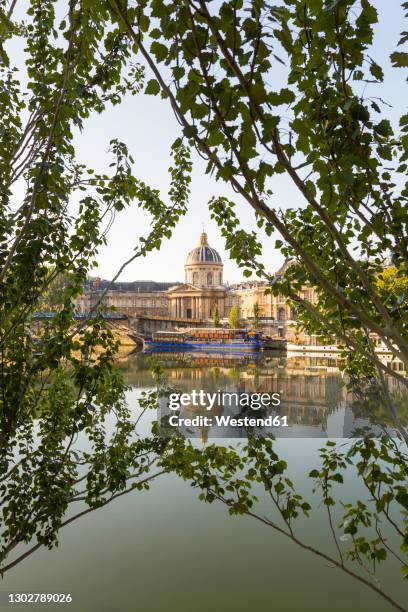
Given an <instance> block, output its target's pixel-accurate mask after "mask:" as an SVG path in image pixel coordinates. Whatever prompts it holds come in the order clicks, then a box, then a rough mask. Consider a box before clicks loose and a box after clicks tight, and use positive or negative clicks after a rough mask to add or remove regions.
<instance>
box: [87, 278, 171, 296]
mask: <svg viewBox="0 0 408 612" xmlns="http://www.w3.org/2000/svg"><path fill="white" fill-rule="evenodd" d="M110 284H111V282H110V281H109V280H105V279H102V278H92V277H90V278H87V280H86V282H85V291H104V290H105V289H106V288H107V287H109V285H110ZM181 284H182V283H180V282H157V281H152V280H137V281H132V282H124V281H116V282H114V283H112V286H111V287H109V290H110V291H129V292H130V291H132V292H136V293H139V292H140V293H143V292H151V291H167V289H169V288H170V287H174V286H175V285H181Z"/></svg>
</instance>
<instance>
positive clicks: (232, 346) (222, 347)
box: [144, 340, 262, 352]
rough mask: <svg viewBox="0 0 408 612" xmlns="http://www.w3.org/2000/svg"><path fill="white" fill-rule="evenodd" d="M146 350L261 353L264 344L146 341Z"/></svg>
mask: <svg viewBox="0 0 408 612" xmlns="http://www.w3.org/2000/svg"><path fill="white" fill-rule="evenodd" d="M144 347H145V348H155V349H177V350H179V351H191V350H196V351H209V350H210V351H250V352H252V351H259V350H261V348H262V342H260V341H258V340H256V341H253V340H250V341H248V342H244V341H242V342H220V343H218V342H170V341H169V342H160V341H158V340H156V341H154V340H145V341H144Z"/></svg>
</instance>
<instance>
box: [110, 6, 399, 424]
mask: <svg viewBox="0 0 408 612" xmlns="http://www.w3.org/2000/svg"><path fill="white" fill-rule="evenodd" d="M404 7H405V8H406V3H405V4H404ZM112 18H113V21H114V23H121V24H122V25H123V28H124V29H125V30H126V32H127V34H128V36H129V43H131V45H132V48H133V50H134V52H135V54H138V56H139V57H141V58H142V59H143V60H144V61H145V63H146V64H147V66H148V67H149V69H150V70H151V71H152V73H153V76H154V83H155V85H154V90H152V87H153V86H152V87H150V88H149V93H157V94H159V92H160V94H161V95H162V97H163V98H166V99H167V100H168V101H169V102H170V103H171V106H172V109H173V110H174V112H175V114H176V116H177V119H178V121H179V123H180V124H181V126H182V129H183V136H184V139H187V140H188V141H189V142H190V143H191V144H194V146H195V148H196V150H197V152H198V153H199V154H200V155H201V156H202V157H204V158H205V159H206V160H207V163H208V165H207V173H208V174H211V175H214V176H215V177H216V178H217V179H218V180H222V181H225V182H228V183H229V184H230V185H231V187H232V188H233V189H234V190H235V192H237V194H238V196H239V197H240V198H241V199H242V200H244V201H246V202H247V203H248V204H249V205H250V206H251V208H252V209H253V211H254V214H255V219H256V222H257V225H258V228H259V230H260V231H261V230H262V231H265V233H266V235H267V236H270V237H271V238H272V236H273V235H275V233H276V232H279V234H280V235H281V237H282V239H281V240H280V239H279V240H277V241H276V247H277V248H279V249H280V250H281V252H282V253H283V254H284V255H285V257H286V258H288V259H290V260H292V262H293V264H294V265H292V266H291V267H290V269H289V270H288V272H287V274H286V275H285V276H284V277H283V278H280V279H279V278H272V277H271V276H270V275H269V274H268V273H267V272H266V271H265V268H264V266H262V265H261V264H260V263H259V261H258V258H259V255H260V253H261V250H262V249H261V245H260V241H259V239H258V236H257V234H256V232H248V231H245V230H244V229H242V228H241V227H240V221H239V218H238V216H237V215H236V213H235V210H234V208H235V202H231V201H229V200H228V199H227V198H225V197H222V198H213V199H211V200H210V203H209V206H210V210H211V212H212V215H213V217H214V218H215V219H216V221H217V223H218V224H219V226H220V227H221V228H222V233H223V235H224V237H225V239H226V246H227V248H228V249H229V251H230V254H231V256H232V257H233V258H234V259H235V260H236V261H237V263H238V265H240V266H241V267H243V268H244V275H247V276H250V275H251V273H253V272H255V273H256V274H257V275H258V276H260V277H261V278H264V279H266V280H268V281H269V282H270V283H271V284H272V290H273V291H276V292H280V293H282V294H284V295H285V296H287V297H288V298H290V299H291V300H292V301H293V303H294V306H295V307H296V309H297V311H298V313H299V319H300V322H301V324H303V325H304V326H305V328H306V329H307V330H308V331H309V333H311V334H316V333H317V334H318V335H321V336H325V335H330V336H331V337H333V336H334V337H336V338H337V340H338V342H339V343H340V345H341V347H342V349H343V355H344V358H345V359H344V364H345V367H346V368H347V369H348V371H349V374H350V375H352V376H353V377H356V376H366V375H367V373H368V372H369V373H370V375H371V376H373V377H376V378H377V379H380V378H381V376H383V375H384V374H385V373H386V374H388V375H389V376H392V377H395V378H399V379H400V380H401V381H402V382H404V378H403V377H402V376H401V374H400V373H399V372H396V371H395V370H393V369H392V368H389V367H388V365H387V364H386V363H383V361H382V360H381V359H380V358H379V357H378V354H377V353H376V351H375V347H374V344H373V337H376V338H380V339H381V340H382V342H383V343H384V345H385V346H386V347H387V349H388V350H389V351H390V352H391V353H392V354H393V355H394V356H395V357H396V358H398V359H400V360H401V361H403V362H405V363H406V362H407V360H408V346H407V342H406V337H407V310H406V300H405V301H404V304H399V305H398V306H396V304H395V302H394V300H387V299H386V298H384V295H383V293H382V292H381V290H380V288H379V286H378V283H377V279H378V278H379V276H380V275H381V274H382V273H383V270H384V267H386V266H387V265H388V263H387V262H388V261H389V260H391V261H392V263H393V265H394V266H395V267H396V268H397V269H398V270H399V274H400V275H401V278H405V277H406V274H407V265H408V255H407V246H408V243H407V238H406V236H407V222H408V217H407V184H406V181H405V174H406V169H407V165H406V160H407V145H408V141H407V137H406V131H407V118H406V116H403V117H401V121H400V128H399V129H398V130H396V129H395V128H394V127H393V126H392V125H391V123H390V121H389V119H388V117H387V115H386V105H384V104H383V103H382V102H381V100H379V99H378V98H375V99H373V98H372V97H371V96H369V94H368V93H367V92H368V91H369V90H368V88H367V83H372V82H374V83H375V84H376V86H377V88H380V86H381V85H382V83H383V79H384V74H383V70H382V67H381V66H380V64H379V63H378V62H377V61H375V60H374V59H373V58H372V57H371V55H370V54H371V53H372V51H371V46H372V44H373V42H374V28H375V25H376V23H377V20H378V16H377V11H376V9H375V7H374V6H373V5H372V3H371V2H370V1H369V0H363V2H356V1H355V0H341V1H339V2H328V1H327V0H313V2H306V3H305V2H304V1H303V0H285V1H284V2H282V3H281V5H280V6H278V7H277V6H274V5H271V4H270V3H269V2H268V1H267V0H263V1H260V2H256V3H253V2H245V1H239V2H237V1H236V0H225V1H224V2H222V3H220V4H219V3H214V2H205V1H204V0H183V1H181V2H180V1H177V2H175V1H173V0H140V1H138V2H137V3H136V5H132V6H128V7H125V6H124V5H123V4H122V3H121V2H120V1H119V0H112ZM404 42H406V35H405V33H403V34H402V37H401V41H400V43H401V44H402V43H404ZM392 59H393V61H394V63H395V64H396V65H398V66H403V64H404V59H403V52H401V53H399V54H394V55H393V58H392ZM167 75H170V78H168V77H167ZM280 174H286V175H287V177H288V178H289V179H290V180H291V182H292V183H293V185H294V187H295V188H296V190H297V192H298V196H299V198H298V202H294V203H293V204H292V203H291V204H290V205H289V206H287V207H286V208H285V210H281V209H280V208H279V203H277V202H276V201H275V198H274V193H273V190H274V181H275V179H276V177H277V176H278V175H280ZM308 284H311V285H312V286H314V287H315V289H316V291H317V292H318V301H317V303H313V302H312V301H311V300H309V299H307V298H305V296H304V293H303V291H302V289H303V287H304V286H307V285H308ZM401 433H402V435H406V434H404V432H403V431H402V432H401Z"/></svg>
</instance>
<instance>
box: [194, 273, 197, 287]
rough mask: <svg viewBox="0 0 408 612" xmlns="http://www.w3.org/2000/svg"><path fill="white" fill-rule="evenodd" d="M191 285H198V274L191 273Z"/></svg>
mask: <svg viewBox="0 0 408 612" xmlns="http://www.w3.org/2000/svg"><path fill="white" fill-rule="evenodd" d="M193 285H198V272H194V273H193Z"/></svg>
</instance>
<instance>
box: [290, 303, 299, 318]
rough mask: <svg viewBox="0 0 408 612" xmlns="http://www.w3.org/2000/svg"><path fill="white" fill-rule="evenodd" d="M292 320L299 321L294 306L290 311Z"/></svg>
mask: <svg viewBox="0 0 408 612" xmlns="http://www.w3.org/2000/svg"><path fill="white" fill-rule="evenodd" d="M290 318H291V319H292V321H297V318H298V314H297V310H296V308H295V307H294V306H292V308H291V309H290Z"/></svg>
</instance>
